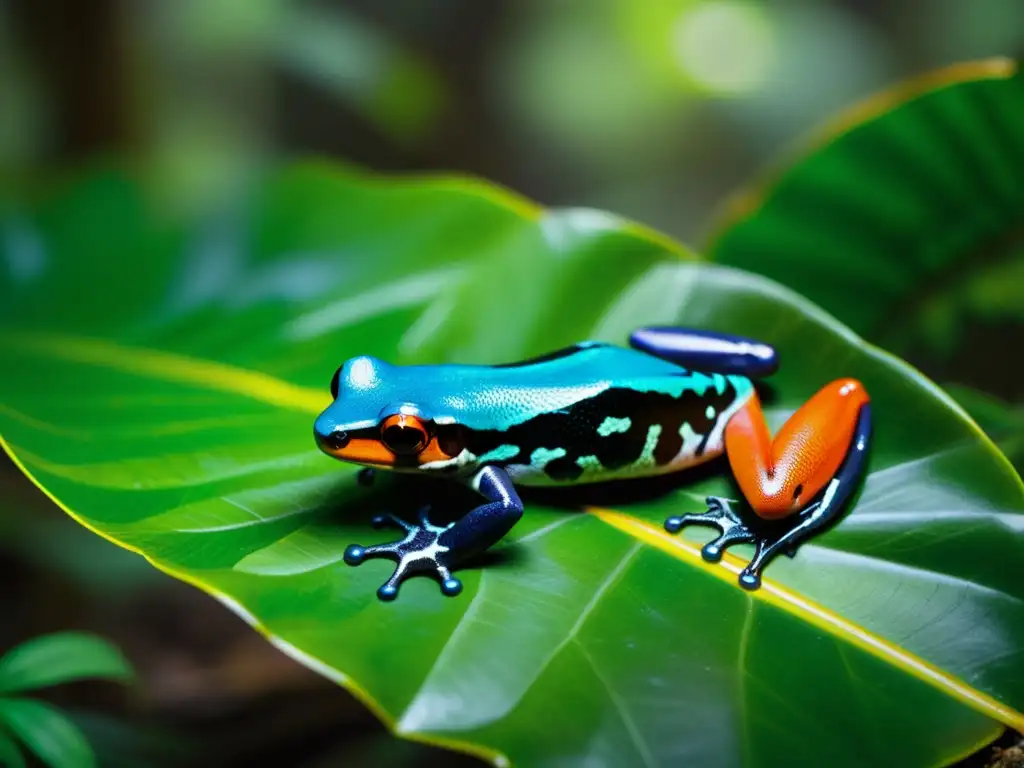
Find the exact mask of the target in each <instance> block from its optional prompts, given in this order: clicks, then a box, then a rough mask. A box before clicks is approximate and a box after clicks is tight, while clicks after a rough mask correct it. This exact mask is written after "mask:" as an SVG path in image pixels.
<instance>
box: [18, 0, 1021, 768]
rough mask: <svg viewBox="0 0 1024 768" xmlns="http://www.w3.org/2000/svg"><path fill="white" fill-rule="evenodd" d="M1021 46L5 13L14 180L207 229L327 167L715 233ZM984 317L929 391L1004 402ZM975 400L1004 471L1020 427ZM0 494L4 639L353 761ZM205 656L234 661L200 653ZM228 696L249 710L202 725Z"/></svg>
mask: <svg viewBox="0 0 1024 768" xmlns="http://www.w3.org/2000/svg"><path fill="white" fill-rule="evenodd" d="M1022 42H1024V3H1021V2H1020V1H1019V0H971V2H963V1H962V0H907V2H900V3H892V2H887V1H886V0H858V1H857V2H854V1H853V0H764V1H763V2H739V1H738V0H651V1H650V2H634V1H633V0H592V2H581V0H566V2H563V3H549V2H545V1H544V0H516V1H515V2H513V1H512V0H494V1H493V2H488V3H479V2H473V0H436V2H431V3H422V2H416V0H391V1H390V2H388V3H377V2H372V1H371V0H348V1H347V2H341V1H337V0H297V1H296V2H285V0H177V1H176V2H173V3H169V2H165V3H161V2H159V1H158V0H140V1H139V2H133V3H126V2H120V1H119V0H96V1H95V2H92V3H88V4H84V3H76V2H74V0H51V2H47V3H31V2H25V1H23V0H0V115H2V116H3V119H2V120H0V187H3V188H8V187H10V186H12V185H29V186H33V185H35V184H37V183H38V182H39V180H40V179H41V178H45V177H48V176H53V175H57V176H60V175H63V174H64V173H66V172H67V171H68V169H69V168H71V167H73V166H76V165H80V164H82V163H83V162H88V161H90V160H92V159H93V158H94V157H95V156H96V155H97V154H114V155H128V156H130V157H132V158H133V159H134V161H135V164H136V166H137V167H139V168H140V169H142V170H143V172H144V173H146V174H147V175H148V176H149V177H150V178H151V180H152V181H153V187H154V188H159V189H161V190H162V194H163V201H164V207H165V212H173V211H175V210H180V209H184V210H191V211H194V212H195V211H199V212H203V213H208V211H209V208H210V207H211V205H214V204H216V203H218V201H220V200H222V199H225V198H229V197H231V196H233V195H235V194H236V193H237V192H238V191H239V190H245V189H246V188H247V187H248V186H249V185H251V184H252V183H253V182H254V181H255V180H257V179H259V178H260V177H261V176H262V174H263V173H264V172H265V171H266V169H267V168H268V167H269V166H270V165H271V164H273V163H275V162H276V161H277V160H278V159H279V158H280V157H282V156H292V155H308V154H326V155H331V156H334V157H340V158H345V159H347V160H351V161H355V162H358V163H363V164H366V165H369V166H371V167H375V168H380V169H388V170H394V169H414V170H420V169H425V168H430V169H435V168H442V169H459V170H465V171H471V172H473V173H476V174H478V175H483V176H486V177H489V178H491V179H493V180H496V181H498V182H501V183H504V184H506V185H509V186H511V187H513V188H516V189H518V190H520V191H522V192H525V193H527V194H528V195H530V196H531V197H533V198H535V199H539V200H542V201H544V202H546V203H550V204H573V205H580V204H582V205H593V206H598V207H603V208H610V209H612V210H617V211H619V212H621V213H623V214H626V215H628V216H630V217H631V218H634V219H638V220H640V221H644V222H647V223H649V224H653V225H655V226H657V227H658V228H659V229H661V230H664V231H667V232H669V233H671V234H673V235H675V236H677V237H680V238H682V239H683V240H684V241H689V242H701V241H702V240H703V236H704V234H705V233H706V232H707V230H708V227H709V224H710V222H711V214H712V212H713V211H714V210H715V209H716V208H717V206H718V205H719V203H720V201H721V200H722V199H724V198H725V197H726V195H727V194H728V193H730V192H732V191H734V190H735V189H737V188H739V187H741V186H743V185H744V184H746V183H747V181H748V180H749V179H750V178H751V177H752V176H754V175H755V172H756V171H757V169H758V168H759V167H760V166H762V165H764V164H765V163H767V162H769V161H771V160H772V159H773V158H775V157H776V156H778V153H779V151H780V150H781V149H783V148H784V147H787V146H789V145H791V144H792V142H794V141H795V140H796V139H798V137H800V136H801V135H803V134H804V133H805V132H806V130H807V128H808V127H809V126H811V125H813V124H815V123H818V122H820V121H821V120H823V119H825V118H826V117H827V116H828V115H830V114H831V113H833V112H834V111H835V110H836V109H840V108H843V107H845V106H846V105H848V104H850V103H852V102H855V101H857V100H858V99H860V98H863V97H865V96H868V95H869V94H870V93H872V92H874V91H876V90H878V89H879V88H882V87H884V86H886V85H888V84H890V83H893V82H896V81H899V80H902V79H904V78H906V77H908V76H910V75H913V74H916V73H919V72H922V71H925V70H929V69H932V68H934V67H937V66H941V65H946V64H949V63H950V62H954V61H960V60H966V59H975V58H981V57H988V56H993V55H1008V56H1014V55H1018V54H1020V53H1021V52H1022V50H1024V45H1022ZM19 252H20V253H22V255H24V256H26V259H25V260H22V261H18V262H16V263H11V264H9V265H7V266H8V268H9V269H11V270H17V269H29V270H31V269H32V264H33V263H34V262H33V260H32V252H31V249H28V250H26V251H19ZM99 252H101V251H99ZM97 258H98V263H102V256H99V257H97ZM1020 263H1021V259H1019V258H1018V259H1016V260H1012V259H1011V260H1008V261H1007V263H1006V269H1005V271H1004V272H1003V273H1001V274H995V273H993V274H992V275H991V277H990V278H989V279H985V280H982V281H981V282H982V283H984V284H979V285H977V286H976V287H972V288H970V289H969V290H966V291H965V292H964V294H962V296H963V301H965V302H968V303H969V304H970V309H971V312H970V314H971V315H973V316H975V317H978V318H983V313H984V312H985V311H987V310H988V309H990V308H991V309H992V311H999V312H1003V310H999V309H998V305H999V301H992V300H991V299H990V297H993V296H995V297H996V298H998V297H999V296H1000V295H1002V296H1004V297H1005V299H1006V300H1004V301H1003V302H1002V303H1003V305H1004V308H1005V306H1006V305H1007V303H1008V302H1011V301H1013V287H1014V286H1015V285H1019V282H1020V280H1021V275H1020V273H1019V269H1020V266H1019V265H1020ZM2 269H3V266H2V265H0V270H2ZM979 279H980V278H979ZM972 297H973V298H972ZM810 298H811V299H814V298H815V297H814V295H813V294H812V295H811V296H810ZM990 302H991V303H990ZM1010 306H1011V308H1012V305H1010ZM1003 315H1004V316H1005V312H1003ZM968 325H969V327H964V328H962V329H960V330H961V333H962V338H963V339H964V341H963V343H962V344H961V345H960V349H959V350H954V355H953V358H952V359H951V360H948V361H943V360H937V359H935V358H933V357H930V356H927V355H920V354H913V355H912V357H913V358H914V360H915V361H916V362H917V363H918V365H920V366H921V367H922V368H923V369H924V370H925V372H926V373H928V374H930V375H931V376H932V377H933V378H937V379H938V380H941V381H957V382H960V383H961V384H969V385H971V386H973V387H975V388H977V389H979V390H986V389H987V390H989V391H990V392H995V393H997V394H999V395H1001V396H1002V397H1003V398H1005V399H1009V400H1011V401H1012V400H1013V399H1014V395H1013V390H1012V389H1010V387H1009V386H1008V385H1007V382H1010V384H1013V382H1019V381H1021V380H1024V370H1022V368H1021V363H1020V360H1019V356H1017V355H1015V354H1006V353H1005V350H1014V349H1017V348H1020V347H1022V346H1024V343H1022V340H1021V335H1020V329H1019V326H1017V325H1012V324H1007V323H1005V322H1003V321H994V320H989V321H988V323H987V324H986V323H975V322H973V321H972V322H971V323H969V324H968ZM965 352H971V353H973V354H972V355H969V356H967V357H964V356H963V355H964V353H965ZM952 391H954V394H956V395H957V397H961V395H962V391H961V390H959V389H956V390H952ZM980 396H981V397H982V398H986V397H989V395H986V394H985V393H984V392H981V393H980ZM986 402H987V406H986V407H988V406H991V405H992V403H991V402H989V401H986ZM972 403H973V401H972ZM965 405H967V407H968V408H969V409H970V410H971V412H972V413H974V414H975V416H976V418H978V419H979V421H981V423H982V424H983V425H984V426H985V427H986V429H989V430H991V432H992V434H993V436H994V437H996V439H997V440H999V441H1000V444H1001V445H1002V446H1003V448H1004V450H1007V451H1008V452H1009V453H1010V455H1011V456H1014V452H1013V449H1012V445H1016V444H1017V443H1007V442H1006V440H1007V439H1008V438H1007V435H1011V434H1012V432H1006V431H1005V430H1006V429H1007V427H1005V426H1000V425H1001V424H1005V422H1004V421H1003V420H992V419H991V418H989V417H988V415H981V414H987V411H985V409H984V408H982V410H978V408H977V407H976V403H973V404H970V405H969V404H967V402H965ZM1014 407H1015V406H1014V404H1013V403H1012V402H1010V403H1008V404H1007V405H1006V408H1007V409H1010V411H1012V410H1013V408H1014ZM1010 429H1012V427H1011V428H1010ZM1018 455H1019V454H1018ZM1018 466H1019V465H1018ZM0 483H3V488H2V489H0V491H2V493H0V503H2V504H3V511H2V513H0V569H2V573H3V575H5V576H6V577H7V580H8V582H9V583H15V584H17V589H16V590H14V593H15V594H14V596H13V597H11V598H8V599H6V600H5V605H4V607H5V610H6V614H5V617H6V619H7V620H6V621H5V622H3V623H0V636H2V637H3V639H4V640H5V641H10V642H13V641H14V640H15V639H23V638H24V637H26V636H30V635H32V634H36V633H38V632H39V631H43V630H49V629H54V628H57V627H60V626H69V625H75V626H78V625H90V626H92V625H96V626H103V627H104V629H105V630H110V632H111V633H112V634H111V636H112V637H114V636H116V637H117V638H118V639H120V638H121V637H122V636H123V637H124V638H126V639H128V640H130V641H131V642H130V644H131V646H132V648H133V649H134V650H131V649H129V650H130V651H131V652H130V656H131V658H133V659H136V658H137V659H138V660H139V662H140V668H141V669H142V670H143V677H144V679H145V683H146V684H145V686H144V688H145V689H146V690H147V691H148V692H149V698H148V699H147V700H146V703H145V704H144V705H142V704H139V703H138V702H134V703H132V704H131V705H128V706H126V705H123V704H121V703H119V704H118V705H117V706H113V707H110V709H113V710H116V711H118V712H122V711H124V710H126V709H132V710H133V711H135V709H138V708H139V707H141V708H142V710H143V711H146V712H148V713H150V714H153V715H154V716H156V717H160V718H164V719H170V720H172V721H175V722H178V721H179V720H180V719H181V718H182V717H184V716H185V715H183V713H187V714H188V716H189V717H192V716H194V719H188V726H189V728H193V727H196V728H198V729H199V730H200V731H203V735H204V736H209V735H210V733H209V732H210V731H218V732H219V731H225V732H232V729H233V728H234V730H235V732H237V731H240V730H248V731H252V732H258V733H260V734H261V735H263V736H264V737H265V738H264V739H262V740H257V741H255V742H253V743H248V742H246V740H245V739H244V738H235V737H234V736H226V737H225V738H223V739H220V740H219V741H218V744H217V745H216V746H215V745H213V744H212V740H208V743H207V746H206V749H207V750H208V751H210V752H211V753H213V754H216V755H217V757H218V760H219V765H220V766H226V765H231V764H233V763H232V762H231V761H232V760H233V759H234V760H239V761H242V764H244V760H245V759H246V757H245V756H246V755H249V756H251V755H265V754H270V753H272V750H273V749H274V748H280V747H281V745H288V748H287V750H286V751H285V752H283V753H281V754H287V755H289V757H291V756H295V762H301V761H302V760H304V759H306V758H305V757H299V755H300V754H301V755H306V754H307V752H309V751H311V752H316V750H317V747H316V746H308V745H310V744H313V745H315V744H318V743H319V742H318V739H323V738H324V737H323V736H317V735H316V734H318V733H320V732H321V731H318V730H317V729H318V728H319V729H321V730H325V731H327V732H329V733H331V734H332V736H333V737H334V738H335V739H342V742H341V746H340V749H341V754H346V750H349V751H350V750H351V749H352V748H353V747H352V745H353V744H355V743H356V741H357V737H365V738H367V739H370V738H372V734H371V732H374V731H373V728H374V725H375V723H374V721H373V720H372V719H371V718H369V717H368V716H366V718H364V719H359V717H358V716H356V715H355V714H353V712H354V711H360V712H361V710H358V709H357V710H353V707H355V705H354V704H353V703H352V702H351V701H349V700H347V699H344V700H343V702H341V703H339V698H338V694H337V692H333V696H328V695H325V696H324V697H322V699H317V700H316V704H315V705H312V704H311V705H309V706H310V707H311V708H312V709H311V710H305V712H306V716H305V717H303V718H298V717H296V718H294V719H293V720H291V721H289V723H290V725H288V726H286V725H281V723H282V722H283V721H284V720H285V719H287V718H286V710H288V711H289V712H292V711H296V710H299V709H302V708H301V707H297V706H295V705H294V703H293V701H292V700H291V699H288V698H287V696H286V695H285V693H283V692H282V691H283V690H291V689H290V688H289V687H288V686H297V687H298V688H299V689H300V690H301V691H303V692H302V693H300V694H299V695H298V698H297V700H298V701H301V702H309V701H310V696H309V694H308V691H307V689H306V688H304V687H303V686H309V685H315V683H316V681H311V680H310V678H309V677H303V676H302V675H303V670H302V669H301V668H300V667H298V666H297V665H294V664H292V663H291V662H289V661H288V660H287V659H283V660H282V657H281V654H278V653H276V652H275V651H273V650H272V649H268V650H259V651H257V650H255V649H251V648H250V647H249V646H247V645H245V644H244V643H243V642H242V641H241V640H240V639H239V638H240V637H244V636H245V635H244V632H245V630H244V628H243V627H241V625H240V623H232V622H227V623H225V622H221V621H218V617H219V616H220V615H221V613H223V611H221V609H220V607H219V605H217V604H215V603H213V601H205V600H204V599H203V598H202V596H197V595H193V594H191V592H189V591H188V590H184V591H182V590H179V589H176V588H175V585H174V584H173V583H170V581H169V580H168V579H165V578H162V577H161V576H160V575H159V574H155V573H154V572H153V570H152V569H150V568H148V567H147V566H146V565H145V564H144V563H143V562H142V561H141V560H140V559H139V558H135V557H133V556H131V555H126V554H125V553H121V552H120V551H118V550H115V549H114V548H113V547H112V545H109V544H107V543H106V542H103V541H100V540H98V539H97V538H96V537H94V536H92V535H90V534H88V533H86V532H85V531H83V530H80V529H79V528H78V527H76V526H68V525H67V521H66V520H65V519H63V517H62V516H61V515H60V513H56V510H55V509H53V508H52V506H51V505H49V503H48V502H47V501H46V500H45V499H44V498H43V497H41V496H39V495H38V494H36V493H34V490H33V489H32V488H31V487H26V484H24V483H22V482H21V478H18V477H16V476H15V475H14V473H13V471H12V468H11V467H9V466H8V465H4V466H2V467H0ZM55 513H56V514H55ZM110 584H118V585H119V589H118V590H117V594H118V595H121V596H122V599H120V600H117V601H115V600H112V599H111V597H110V596H111V592H110V590H108V589H107V587H108V586H109V585H110ZM199 626H202V627H205V628H206V629H205V630H204V631H200V630H199V629H198V627H199ZM125 647H128V646H125ZM214 647H217V648H227V649H229V650H226V651H224V652H223V654H220V655H215V656H214V657H210V658H208V657H207V656H206V654H207V653H208V649H210V648H214ZM232 659H235V660H237V661H232ZM186 661H187V662H188V663H186ZM170 669H173V670H175V672H174V673H173V674H171V673H169V672H167V670H170ZM266 670H277V671H276V672H274V673H273V674H271V675H268V674H265V671H266ZM204 680H205V681H210V680H213V681H216V687H214V686H212V684H211V686H209V687H203V685H202V684H201V683H200V681H204ZM242 681H250V682H248V683H245V682H242ZM284 681H289V682H287V683H286V682H284ZM299 681H304V682H299ZM76 690H77V689H76ZM221 692H227V695H228V697H229V698H231V697H234V698H233V700H234V701H236V704H235V705H234V707H225V708H221V709H218V708H216V707H213V708H212V709H211V708H209V701H210V700H211V699H213V698H216V697H217V696H218V695H219V694H220V693H221ZM72 693H74V691H73V692H72ZM261 695H262V696H266V697H267V698H269V699H270V700H272V701H277V702H278V704H277V707H278V709H277V710H276V714H274V713H271V712H270V710H269V709H267V710H266V711H264V709H262V707H263V704H262V703H261V702H262V701H263V699H262V698H261ZM68 701H69V702H70V703H76V702H77V699H76V698H75V696H71V697H70V699H68ZM268 707H269V705H268ZM332 707H334V709H332ZM312 710H315V712H314V711H312ZM317 713H319V715H318V714H317ZM325 713H326V714H325ZM364 714H365V713H364ZM345 718H348V720H346V719H345ZM339 720H341V721H344V722H345V723H347V725H346V726H345V727H343V728H340V729H339V728H338V727H337V723H338V722H339ZM76 722H77V721H76ZM236 722H238V723H242V724H244V728H243V726H242V725H237V726H235V725H232V724H234V723H236ZM211 723H216V724H217V727H216V728H212V727H210V724H211ZM225 723H228V724H227V725H225ZM254 724H255V725H254ZM83 727H84V726H83ZM204 729H206V730H204ZM289 729H290V730H289ZM99 730H100V731H103V730H104V728H103V727H102V726H99ZM285 731H287V732H288V733H289V734H291V738H293V739H295V740H294V741H289V737H287V736H286V735H285ZM87 732H88V731H87ZM374 733H379V731H376V732H374ZM90 736H91V733H90ZM94 743H95V742H94ZM324 743H325V744H327V740H325V741H324ZM275 745H276V747H275ZM406 746H407V745H402V747H401V749H405V748H406ZM360 748H361V747H360ZM374 748H375V747H372V746H368V747H367V749H374ZM337 749H339V747H338V744H337V743H332V744H330V745H328V746H325V747H324V755H331V754H334V751H335V750H337ZM247 750H252V751H250V752H247ZM425 754H427V753H424V752H422V751H420V752H419V753H416V754H415V755H404V756H398V757H396V758H395V760H396V762H395V763H394V764H395V765H398V764H404V763H406V762H410V763H411V762H417V761H423V760H429V759H431V758H429V757H425ZM324 759H325V760H327V764H330V761H331V760H332V759H333V758H331V757H325V758H324ZM126 764H130V762H126Z"/></svg>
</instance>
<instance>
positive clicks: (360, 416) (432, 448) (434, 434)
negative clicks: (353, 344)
mask: <svg viewBox="0 0 1024 768" xmlns="http://www.w3.org/2000/svg"><path fill="white" fill-rule="evenodd" d="M405 370H406V371H411V370H412V369H405ZM416 390H417V387H416V386H415V381H414V380H410V379H409V377H408V376H407V375H405V371H403V370H402V369H400V368H398V367H396V366H392V365H389V364H387V363H385V362H383V361H381V360H378V359H376V358H373V357H366V356H363V357H354V358H352V359H351V360H348V361H347V362H346V363H345V364H344V365H343V366H341V368H339V369H338V370H337V372H335V374H334V378H333V379H332V381H331V395H332V397H334V402H333V403H331V404H330V405H329V406H328V407H327V408H326V409H325V410H324V412H323V413H321V414H320V416H319V417H318V418H317V420H316V423H315V424H314V426H313V434H314V436H315V438H316V442H317V445H318V446H319V447H320V450H322V451H323V452H324V453H326V454H328V455H329V456H333V457H335V458H336V459H341V460H342V461H348V462H352V463H355V464H364V465H366V466H372V467H389V468H392V469H399V470H407V471H408V470H420V469H432V468H435V467H436V468H441V467H443V466H446V465H451V464H454V463H457V461H458V457H459V456H460V454H462V449H463V444H462V443H463V440H462V439H461V435H462V430H461V428H460V427H459V425H458V424H455V423H453V422H452V421H451V420H450V419H442V420H440V422H441V423H439V420H435V418H434V416H433V415H432V414H431V412H430V409H429V406H427V405H426V404H425V403H423V402H422V401H421V402H417V401H416V399H415V393H416ZM410 397H412V399H410Z"/></svg>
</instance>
